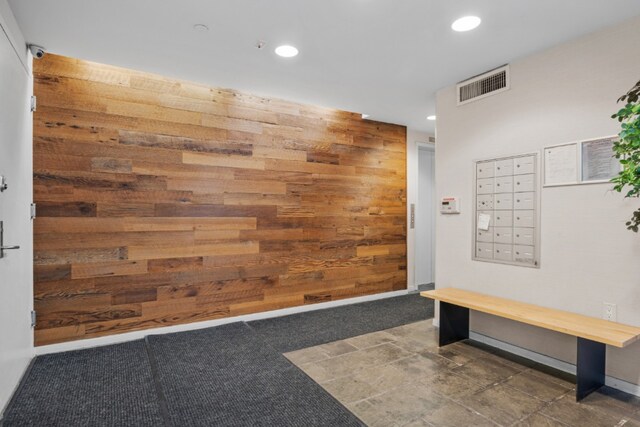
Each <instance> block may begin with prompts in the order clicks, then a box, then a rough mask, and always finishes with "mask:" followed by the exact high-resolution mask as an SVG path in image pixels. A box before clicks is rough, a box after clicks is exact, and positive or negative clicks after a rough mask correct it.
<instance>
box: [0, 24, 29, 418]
mask: <svg viewBox="0 0 640 427" xmlns="http://www.w3.org/2000/svg"><path fill="white" fill-rule="evenodd" d="M1 23H2V22H1V21H0V24H1ZM32 88H33V84H32V79H31V77H30V75H29V73H28V72H27V70H26V69H25V67H24V66H23V64H22V62H20V60H19V59H18V54H17V53H16V51H15V50H14V48H13V46H12V44H11V43H10V42H9V40H8V39H7V36H6V34H5V32H4V31H3V28H2V26H1V25H0V175H2V176H4V177H5V178H6V183H7V189H6V190H4V191H2V192H0V221H2V222H3V226H4V242H3V244H4V246H13V245H19V246H20V249H19V250H8V251H4V255H5V256H4V257H3V258H1V259H0V411H2V410H3V409H4V408H5V406H6V405H7V403H8V400H9V398H10V396H11V394H12V393H13V391H14V389H15V387H16V386H17V384H18V382H19V381H20V378H21V376H22V374H23V372H24V370H25V368H26V367H27V365H28V364H29V361H30V359H31V357H32V353H33V331H32V329H31V314H30V313H31V309H32V307H33V243H32V242H33V229H32V225H31V219H30V204H31V201H32V194H33V192H32V188H33V184H32V183H33V178H32V148H31V147H32V138H31V135H32V123H31V112H30V101H29V99H30V96H31V93H32Z"/></svg>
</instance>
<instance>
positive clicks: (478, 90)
mask: <svg viewBox="0 0 640 427" xmlns="http://www.w3.org/2000/svg"><path fill="white" fill-rule="evenodd" d="M508 89H509V66H508V65H503V66H502V67H500V68H496V69H495V70H491V71H488V72H486V73H483V74H480V75H479V76H476V77H472V78H470V79H468V80H465V81H463V82H461V83H458V85H457V86H456V92H457V94H458V105H463V104H466V103H468V102H472V101H477V100H478V99H482V98H486V97H487V96H491V95H495V94H497V93H500V92H504V91H505V90H508Z"/></svg>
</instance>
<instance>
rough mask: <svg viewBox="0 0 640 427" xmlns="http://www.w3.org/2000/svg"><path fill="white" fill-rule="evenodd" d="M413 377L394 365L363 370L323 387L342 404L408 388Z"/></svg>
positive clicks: (328, 382)
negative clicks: (398, 388)
mask: <svg viewBox="0 0 640 427" xmlns="http://www.w3.org/2000/svg"><path fill="white" fill-rule="evenodd" d="M412 382H413V380H412V379H411V377H410V376H409V375H408V374H406V373H404V372H402V371H401V370H398V369H396V368H394V367H393V366H392V365H383V366H377V365H376V366H371V367H369V368H363V369H360V370H358V371H356V373H355V374H354V375H351V376H348V377H340V378H336V379H334V380H331V381H327V382H325V383H323V384H322V386H323V387H324V388H325V389H326V390H327V391H328V392H329V393H331V394H332V395H333V396H334V397H335V398H336V399H338V400H339V401H340V402H342V403H353V402H357V401H359V400H364V399H368V398H370V397H374V396H376V395H379V394H381V393H384V392H386V391H388V390H391V389H394V388H396V387H401V386H405V387H406V386H408V385H410V384H411V383H412Z"/></svg>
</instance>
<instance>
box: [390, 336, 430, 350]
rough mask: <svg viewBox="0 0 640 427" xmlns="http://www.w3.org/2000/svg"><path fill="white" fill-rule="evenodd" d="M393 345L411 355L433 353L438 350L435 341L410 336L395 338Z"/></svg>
mask: <svg viewBox="0 0 640 427" xmlns="http://www.w3.org/2000/svg"><path fill="white" fill-rule="evenodd" d="M395 338H396V339H395V341H394V344H395V345H397V346H398V347H400V348H403V349H405V350H407V351H410V352H412V353H421V352H424V351H430V352H435V351H436V350H437V349H438V342H437V340H433V339H430V338H425V337H421V338H414V337H412V336H411V335H407V336H396V337H395Z"/></svg>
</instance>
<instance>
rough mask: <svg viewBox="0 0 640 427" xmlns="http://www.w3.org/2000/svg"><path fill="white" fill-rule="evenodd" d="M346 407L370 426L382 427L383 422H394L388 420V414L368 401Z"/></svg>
mask: <svg viewBox="0 0 640 427" xmlns="http://www.w3.org/2000/svg"><path fill="white" fill-rule="evenodd" d="M345 406H346V407H347V409H348V410H350V411H351V412H353V413H354V414H355V416H356V417H358V418H360V420H362V422H364V423H365V424H366V425H368V426H373V425H375V424H378V425H380V426H382V424H380V423H381V422H383V421H387V422H392V421H390V420H386V414H385V413H384V412H382V411H381V410H380V409H379V408H378V407H377V406H375V405H373V404H372V403H370V402H368V401H366V400H363V401H360V402H356V403H352V404H347V405H345Z"/></svg>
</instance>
